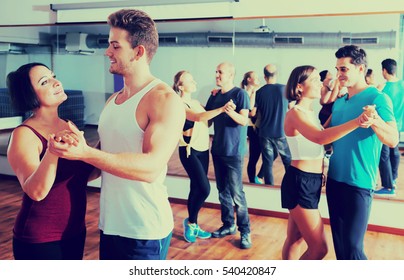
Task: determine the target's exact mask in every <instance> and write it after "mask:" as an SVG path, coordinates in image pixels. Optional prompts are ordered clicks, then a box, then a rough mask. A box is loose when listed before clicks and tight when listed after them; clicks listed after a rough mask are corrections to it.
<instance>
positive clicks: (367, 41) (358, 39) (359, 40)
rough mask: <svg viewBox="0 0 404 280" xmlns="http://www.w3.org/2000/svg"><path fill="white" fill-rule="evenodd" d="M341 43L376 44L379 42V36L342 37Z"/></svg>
mask: <svg viewBox="0 0 404 280" xmlns="http://www.w3.org/2000/svg"><path fill="white" fill-rule="evenodd" d="M342 43H343V44H345V45H348V44H353V45H377V44H379V38H377V37H356V38H351V37H342Z"/></svg>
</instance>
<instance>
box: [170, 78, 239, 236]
mask: <svg viewBox="0 0 404 280" xmlns="http://www.w3.org/2000/svg"><path fill="white" fill-rule="evenodd" d="M173 89H174V91H175V92H177V93H178V94H179V95H180V96H181V98H182V101H183V102H184V106H185V112H186V120H185V124H184V128H183V133H182V137H181V139H180V144H179V148H178V152H179V156H180V160H181V163H182V165H183V166H184V169H185V171H186V172H187V174H188V176H189V179H190V192H189V195H188V202H187V207H188V218H186V219H184V221H183V227H184V239H185V240H186V241H187V242H191V243H194V242H196V238H201V239H207V238H210V237H211V233H210V232H207V231H204V230H203V229H202V228H201V227H200V226H199V225H198V213H199V211H200V209H201V208H202V205H203V203H204V202H205V200H206V198H207V197H208V196H209V193H210V183H209V179H208V168H209V143H210V140H209V128H208V123H207V121H208V120H210V119H212V118H214V117H216V116H217V115H220V114H221V113H225V112H227V111H231V110H234V109H235V108H236V106H235V105H234V103H233V102H232V101H229V102H227V103H226V104H225V105H224V106H222V107H220V108H217V109H214V110H211V111H206V110H205V109H204V108H203V107H202V105H201V104H200V102H199V101H197V100H195V99H192V93H194V92H195V91H196V82H195V80H194V78H193V77H192V75H191V73H189V72H188V71H180V72H178V73H177V74H176V75H175V76H174V85H173Z"/></svg>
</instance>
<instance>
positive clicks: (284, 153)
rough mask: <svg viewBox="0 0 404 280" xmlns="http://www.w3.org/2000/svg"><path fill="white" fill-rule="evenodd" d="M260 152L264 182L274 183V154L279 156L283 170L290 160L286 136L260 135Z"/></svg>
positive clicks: (286, 167)
mask: <svg viewBox="0 0 404 280" xmlns="http://www.w3.org/2000/svg"><path fill="white" fill-rule="evenodd" d="M260 144H261V153H262V168H263V169H264V179H265V184H267V185H274V176H273V174H272V167H273V163H274V159H275V158H276V155H277V154H278V153H279V155H280V156H281V159H282V162H283V166H284V167H285V171H286V170H287V169H288V167H289V165H290V162H291V160H292V159H291V155H290V150H289V146H288V143H287V141H286V137H280V138H266V137H261V136H260Z"/></svg>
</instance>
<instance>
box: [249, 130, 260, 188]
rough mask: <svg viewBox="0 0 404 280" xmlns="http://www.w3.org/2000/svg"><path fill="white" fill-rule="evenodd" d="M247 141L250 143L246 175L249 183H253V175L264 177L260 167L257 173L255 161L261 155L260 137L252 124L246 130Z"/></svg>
mask: <svg viewBox="0 0 404 280" xmlns="http://www.w3.org/2000/svg"><path fill="white" fill-rule="evenodd" d="M247 136H248V142H249V144H250V150H249V156H248V164H247V175H248V180H249V181H250V183H255V176H258V177H260V178H263V177H264V169H263V168H262V165H261V168H260V170H259V172H258V174H257V162H258V160H259V158H260V155H261V147H260V139H259V137H258V128H254V127H253V126H252V125H250V126H249V127H248V130H247Z"/></svg>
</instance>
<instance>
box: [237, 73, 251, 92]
mask: <svg viewBox="0 0 404 280" xmlns="http://www.w3.org/2000/svg"><path fill="white" fill-rule="evenodd" d="M253 73H254V71H248V72H247V73H245V74H244V77H243V80H242V81H241V83H240V87H241V88H243V89H245V87H246V86H247V85H248V78H251V75H252V74H253Z"/></svg>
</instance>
